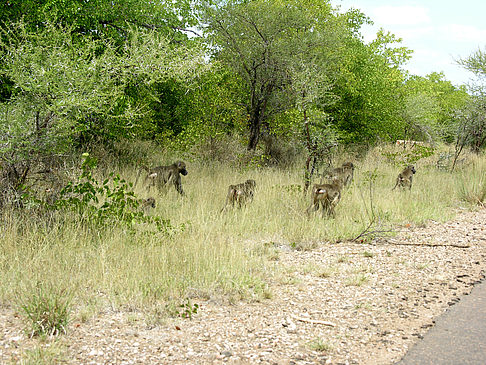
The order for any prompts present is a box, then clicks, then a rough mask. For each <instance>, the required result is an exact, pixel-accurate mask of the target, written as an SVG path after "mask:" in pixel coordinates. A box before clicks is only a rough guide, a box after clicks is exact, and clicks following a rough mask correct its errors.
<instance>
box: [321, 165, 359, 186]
mask: <svg viewBox="0 0 486 365" xmlns="http://www.w3.org/2000/svg"><path fill="white" fill-rule="evenodd" d="M353 175H354V165H353V163H352V162H345V163H343V164H342V166H341V167H336V168H335V169H332V170H331V172H329V173H327V174H326V177H327V178H328V179H330V180H334V179H335V178H339V179H341V180H342V181H343V184H344V186H347V185H349V184H351V182H352V181H353Z"/></svg>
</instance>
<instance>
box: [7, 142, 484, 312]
mask: <svg viewBox="0 0 486 365" xmlns="http://www.w3.org/2000/svg"><path fill="white" fill-rule="evenodd" d="M346 159H347V157H345V156H342V157H341V158H340V160H346ZM166 161H168V160H167V159H166V160H165V161H164V162H166ZM436 161H437V155H434V156H431V157H428V158H427V159H423V160H420V161H419V162H418V163H417V164H416V168H417V174H416V175H415V177H414V184H413V187H412V190H411V191H392V190H391V189H392V187H393V185H394V182H395V178H396V175H397V173H398V172H399V170H400V166H398V165H396V164H393V163H392V162H393V161H390V160H388V159H387V157H386V156H385V155H384V154H383V151H382V150H381V149H379V148H376V149H374V150H372V151H371V152H369V153H368V154H367V155H366V156H365V157H364V158H363V159H361V160H359V161H356V163H355V165H356V166H357V169H356V171H355V179H354V181H353V183H352V185H351V186H350V187H349V188H347V189H345V191H344V193H343V196H342V200H341V202H340V204H339V205H338V207H337V209H336V218H335V219H329V218H323V217H322V216H321V215H320V214H315V215H313V216H311V217H310V218H308V217H307V216H306V214H305V209H306V208H307V206H308V204H309V200H310V198H309V197H308V196H304V195H303V193H302V192H301V191H300V190H299V186H301V184H302V171H301V170H298V169H294V170H285V171H284V170H279V169H273V168H252V169H246V170H245V169H236V168H233V167H231V166H230V165H228V164H225V165H222V164H214V163H213V164H204V163H190V164H188V170H189V175H188V176H187V177H183V186H184V190H185V191H186V193H187V196H186V197H185V198H181V197H180V196H179V195H178V194H177V193H176V192H175V191H172V190H169V191H168V192H166V193H161V194H158V195H156V196H155V197H156V200H157V207H156V208H155V212H154V213H153V214H157V215H160V216H161V217H163V218H167V219H170V221H171V223H172V224H173V225H174V227H176V229H175V231H174V232H173V233H172V234H171V235H166V234H163V233H155V234H148V233H147V232H146V230H145V229H144V227H139V229H137V230H136V232H135V233H128V232H127V231H126V230H125V229H123V228H122V227H117V226H113V227H107V228H105V229H103V230H93V229H89V228H87V227H85V226H83V225H80V224H79V221H77V219H76V217H58V218H57V219H56V218H55V217H54V218H51V219H50V221H48V222H47V221H46V220H45V218H44V217H33V216H25V215H23V216H20V215H19V214H18V213H15V212H8V213H5V215H4V217H3V220H2V225H1V226H0V248H1V250H0V275H1V277H2V281H1V282H0V300H1V301H3V302H4V303H10V302H12V301H14V300H15V298H17V297H19V296H22V293H25V292H27V291H28V290H29V288H31V287H32V283H48V284H49V285H53V286H55V287H57V288H60V290H62V289H67V290H69V292H70V293H72V294H73V301H72V305H73V306H75V307H77V309H78V312H79V313H83V316H86V315H88V314H87V313H92V312H94V311H96V308H101V307H105V306H114V307H121V308H134V307H135V308H142V307H145V306H160V303H169V302H171V301H176V302H177V301H179V302H182V301H184V300H186V299H187V298H197V297H212V298H215V299H218V298H219V299H223V298H230V299H235V300H238V299H242V298H243V299H248V300H259V299H261V298H264V297H269V296H270V294H269V292H268V290H267V286H266V283H265V280H264V278H265V277H268V276H269V275H270V274H271V273H270V270H272V269H271V265H268V262H269V260H272V259H274V258H275V255H276V254H275V250H274V249H271V248H272V246H274V245H268V243H269V242H270V243H277V244H279V245H288V247H290V248H294V249H296V248H300V249H312V247H313V246H315V245H316V244H318V243H319V242H321V241H337V240H342V239H349V238H353V237H356V236H357V235H358V234H359V233H361V232H362V231H363V230H364V229H365V228H366V227H367V226H368V224H369V222H370V221H371V219H372V217H375V222H376V224H377V225H375V226H373V229H387V228H390V227H393V226H396V225H399V224H422V223H424V222H426V221H427V220H428V219H434V220H438V221H445V220H447V219H450V218H451V217H452V216H453V215H454V208H457V207H459V206H469V207H471V206H472V205H471V203H473V205H474V204H476V203H477V202H476V201H475V199H468V198H467V197H468V196H476V195H477V194H476V191H483V192H484V188H485V181H484V176H483V173H481V171H485V168H486V159H485V158H480V157H475V156H469V157H468V158H467V160H466V162H465V163H464V165H463V166H462V167H461V169H460V170H459V171H458V172H456V173H454V174H450V173H448V172H444V171H440V170H437V169H436V167H435V162H436ZM119 172H120V174H121V175H122V176H123V177H124V178H126V179H128V180H130V181H135V177H136V173H137V171H136V170H135V169H133V168H124V169H122V170H120V171H119ZM249 178H250V179H254V180H256V181H257V190H256V194H255V200H254V201H253V203H252V204H250V205H249V206H247V207H245V208H243V209H241V210H238V209H235V210H231V209H230V210H229V211H227V212H225V213H221V212H220V211H221V208H222V207H223V204H224V199H225V195H226V191H227V187H228V185H229V184H234V183H239V182H242V181H245V180H246V179H249ZM481 189H482V190H481ZM135 191H136V192H137V193H138V195H140V197H146V196H147V192H146V191H145V189H144V188H143V186H141V184H140V183H139V184H138V185H137V186H135ZM370 191H371V195H370ZM370 197H371V198H370ZM482 198H484V196H482ZM468 201H469V202H468ZM268 246H270V249H269V248H268ZM322 275H331V274H327V273H322ZM358 282H360V281H358ZM358 282H357V283H358ZM350 285H358V284H356V283H354V282H353V283H351V282H350Z"/></svg>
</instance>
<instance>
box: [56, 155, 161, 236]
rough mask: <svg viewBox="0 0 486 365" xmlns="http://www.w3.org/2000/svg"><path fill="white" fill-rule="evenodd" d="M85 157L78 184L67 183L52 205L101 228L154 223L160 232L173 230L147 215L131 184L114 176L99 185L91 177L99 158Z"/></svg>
mask: <svg viewBox="0 0 486 365" xmlns="http://www.w3.org/2000/svg"><path fill="white" fill-rule="evenodd" d="M83 158H84V161H83V164H82V166H81V169H82V172H81V175H80V177H79V178H78V181H77V182H74V183H73V182H70V183H68V184H67V185H66V186H65V187H64V188H63V189H62V190H61V192H60V199H58V200H57V201H56V202H55V203H54V204H53V205H52V208H54V209H69V210H72V211H74V212H76V213H77V214H79V215H80V216H81V217H83V218H86V219H87V220H88V221H89V222H91V223H94V224H96V225H100V226H106V225H108V224H112V223H114V222H117V223H121V224H123V225H125V226H127V227H128V228H132V227H133V224H134V223H148V224H153V225H155V226H156V227H157V229H158V230H159V231H164V230H165V231H167V230H168V229H169V228H171V225H170V222H169V220H164V219H161V218H160V217H158V216H154V217H152V216H147V215H146V214H145V213H144V211H143V209H142V207H141V203H140V199H139V198H138V197H137V196H136V195H135V193H134V192H133V190H132V188H133V184H132V183H128V182H127V181H125V180H124V179H122V178H120V176H119V175H114V174H113V173H110V175H109V177H108V178H106V179H104V180H103V181H102V182H99V181H98V180H96V179H95V178H94V177H93V174H92V170H93V169H94V168H95V167H96V159H94V158H92V157H90V155H89V154H88V153H84V154H83ZM101 202H102V203H101ZM100 204H101V205H100Z"/></svg>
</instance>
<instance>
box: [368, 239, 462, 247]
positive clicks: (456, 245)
mask: <svg viewBox="0 0 486 365" xmlns="http://www.w3.org/2000/svg"><path fill="white" fill-rule="evenodd" d="M384 241H385V242H384V243H380V244H379V243H372V245H375V246H384V245H395V246H425V247H456V248H470V247H471V245H462V244H460V243H450V244H447V243H410V242H396V241H395V242H394V241H387V240H384Z"/></svg>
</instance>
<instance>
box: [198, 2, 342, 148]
mask: <svg viewBox="0 0 486 365" xmlns="http://www.w3.org/2000/svg"><path fill="white" fill-rule="evenodd" d="M207 24H208V27H207V34H208V36H209V39H210V41H211V42H213V44H214V50H215V53H216V57H217V58H218V59H220V60H222V62H223V63H225V64H228V65H229V66H230V67H231V68H232V69H233V70H234V71H235V72H236V73H237V74H238V75H239V77H240V78H241V80H242V81H243V83H244V87H245V88H246V94H247V100H246V102H245V104H246V110H247V113H248V128H249V141H248V149H249V150H254V149H255V148H256V146H257V144H258V141H259V138H260V134H261V131H262V126H265V127H267V129H270V121H271V117H272V116H274V115H276V114H277V113H281V112H282V111H284V110H288V109H289V108H293V107H294V105H295V100H293V99H292V93H293V92H294V91H295V90H293V89H292V87H291V85H292V83H293V82H294V81H295V76H296V75H298V74H300V75H303V74H302V73H301V72H300V71H299V70H300V69H301V66H300V65H302V64H305V63H307V62H311V63H313V64H319V65H321V66H324V65H325V64H326V60H327V63H328V64H329V63H330V62H329V60H330V59H332V58H333V57H335V56H332V52H331V51H332V50H334V51H335V54H338V53H339V52H338V51H337V50H338V49H339V47H338V42H339V37H340V33H339V31H340V28H339V27H340V25H341V26H342V24H340V23H339V22H338V21H337V20H336V18H335V17H334V15H333V13H332V8H331V6H330V4H329V3H328V2H327V1H324V2H323V1H312V0H302V1H299V0H294V1H287V2H281V1H278V0H271V1H264V0H256V1H250V2H238V1H229V2H228V3H227V5H226V6H224V7H221V8H218V9H216V10H211V11H209V12H208V17H207ZM318 70H319V72H321V73H326V72H329V68H328V67H322V68H318Z"/></svg>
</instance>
